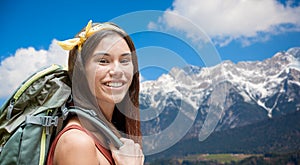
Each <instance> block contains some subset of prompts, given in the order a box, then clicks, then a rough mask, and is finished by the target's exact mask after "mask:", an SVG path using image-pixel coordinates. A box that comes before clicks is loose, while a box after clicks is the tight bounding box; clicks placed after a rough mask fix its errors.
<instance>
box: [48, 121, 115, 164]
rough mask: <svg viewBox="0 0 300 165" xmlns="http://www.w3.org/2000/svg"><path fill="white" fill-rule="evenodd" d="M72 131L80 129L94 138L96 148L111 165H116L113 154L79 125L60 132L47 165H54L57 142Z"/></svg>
mask: <svg viewBox="0 0 300 165" xmlns="http://www.w3.org/2000/svg"><path fill="white" fill-rule="evenodd" d="M71 129H78V130H81V131H83V132H85V133H86V134H88V135H89V136H90V137H92V138H93V139H94V143H95V146H96V147H97V149H98V150H99V151H100V152H101V153H102V154H103V155H104V157H105V158H106V159H107V160H108V161H109V163H110V164H111V165H114V164H115V163H114V160H113V158H112V155H111V152H110V151H109V150H107V149H106V148H105V147H103V146H102V145H101V144H99V142H97V139H96V138H95V136H93V135H92V134H91V133H90V132H89V131H88V130H86V129H84V128H82V127H81V126H79V125H75V124H74V125H70V126H68V127H65V128H64V129H63V130H62V131H60V133H59V134H58V135H57V136H56V137H55V139H54V141H53V142H52V144H51V148H50V150H49V153H48V158H47V165H53V156H54V150H55V147H56V145H57V142H58V140H59V138H60V137H61V136H62V135H63V134H64V133H65V132H67V131H69V130H71Z"/></svg>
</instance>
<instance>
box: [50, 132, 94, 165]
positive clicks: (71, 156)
mask: <svg viewBox="0 0 300 165" xmlns="http://www.w3.org/2000/svg"><path fill="white" fill-rule="evenodd" d="M54 162H55V163H56V164H73V165H76V164H98V160H97V149H96V147H95V144H94V141H93V139H92V138H91V137H90V136H89V135H87V134H86V133H85V132H83V131H81V130H77V129H71V130H69V131H67V132H65V133H64V134H63V135H62V136H61V137H60V139H59V140H58V143H57V146H56V148H55V153H54Z"/></svg>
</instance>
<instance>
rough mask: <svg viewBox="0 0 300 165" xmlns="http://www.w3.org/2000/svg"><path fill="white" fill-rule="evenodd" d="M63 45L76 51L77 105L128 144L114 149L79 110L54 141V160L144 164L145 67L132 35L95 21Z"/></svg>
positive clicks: (72, 72) (72, 67)
mask: <svg viewBox="0 0 300 165" xmlns="http://www.w3.org/2000/svg"><path fill="white" fill-rule="evenodd" d="M58 44H59V45H60V46H62V48H64V49H66V50H70V52H69V61H68V66H69V68H68V72H69V77H70V79H71V80H72V96H73V101H72V103H71V104H72V105H74V106H77V107H80V108H83V109H87V110H93V111H94V112H95V113H96V114H97V116H98V117H99V118H100V119H101V120H102V121H103V122H104V123H106V125H107V126H108V127H109V128H110V129H111V130H112V131H113V132H114V133H115V134H116V135H117V136H119V137H120V140H121V141H122V142H123V146H122V147H120V148H119V149H116V148H114V147H113V146H112V145H110V144H108V143H107V140H106V139H105V136H104V135H103V134H101V132H99V131H98V130H96V129H95V128H94V127H93V126H91V125H90V124H89V122H88V121H85V120H83V119H81V118H79V117H78V116H76V115H73V116H71V117H69V118H68V119H67V124H66V125H65V127H64V130H63V131H61V133H60V134H59V135H58V136H57V137H56V139H55V141H54V143H53V144H52V146H51V149H50V152H49V156H48V164H55V165H67V164H72V165H76V164H80V165H82V164H89V165H92V164H100V165H106V164H116V165H129V164H137V165H139V164H143V162H144V155H143V153H142V150H141V131H140V122H139V101H138V96H139V71H138V64H137V56H136V51H135V47H134V44H133V41H132V40H131V38H130V37H129V36H128V35H127V34H126V33H125V32H124V30H122V29H121V28H120V27H118V26H116V25H114V24H112V23H103V24H100V23H93V24H92V22H91V21H90V22H89V23H88V25H87V26H86V27H85V28H84V29H82V30H81V32H79V33H78V34H77V35H76V36H75V38H74V39H70V40H66V41H63V42H59V43H58ZM109 149H110V151H109Z"/></svg>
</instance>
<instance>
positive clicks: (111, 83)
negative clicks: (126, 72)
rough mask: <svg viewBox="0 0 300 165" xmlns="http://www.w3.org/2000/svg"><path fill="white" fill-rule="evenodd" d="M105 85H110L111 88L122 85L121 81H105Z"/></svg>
mask: <svg viewBox="0 0 300 165" xmlns="http://www.w3.org/2000/svg"><path fill="white" fill-rule="evenodd" d="M105 85H106V86H108V87H112V88H118V87H121V86H123V85H124V83H122V82H107V83H105Z"/></svg>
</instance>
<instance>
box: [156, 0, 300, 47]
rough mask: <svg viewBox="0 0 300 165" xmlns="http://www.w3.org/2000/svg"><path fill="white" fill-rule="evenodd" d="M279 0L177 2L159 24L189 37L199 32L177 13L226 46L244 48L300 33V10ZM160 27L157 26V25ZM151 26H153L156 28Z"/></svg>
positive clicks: (184, 0) (179, 0) (216, 41)
mask: <svg viewBox="0 0 300 165" xmlns="http://www.w3.org/2000/svg"><path fill="white" fill-rule="evenodd" d="M290 2H291V1H288V3H286V5H283V4H281V3H279V2H277V1H276V0H226V1H222V0H209V1H208V0H175V1H174V2H173V5H172V8H170V9H168V10H166V11H165V13H164V15H163V16H162V17H161V18H160V19H159V21H158V23H165V24H167V26H168V27H172V28H176V29H178V30H183V31H185V32H186V33H187V35H188V36H195V35H197V32H195V31H194V30H193V29H190V26H189V24H185V23H182V21H180V20H178V17H174V15H172V14H170V13H176V14H179V15H181V16H184V17H186V18H187V19H189V20H190V21H192V22H193V23H194V24H196V25H197V26H199V27H201V28H202V29H203V30H204V31H205V32H206V33H207V34H208V35H209V36H210V37H211V38H212V39H213V41H214V42H215V43H216V44H218V45H220V46H224V45H227V44H228V43H230V42H231V41H233V40H239V41H240V42H241V43H242V44H243V45H247V44H251V43H253V42H258V41H260V42H262V41H265V40H268V38H269V36H270V35H276V34H280V33H284V32H288V31H300V7H299V6H296V7H295V6H294V7H293V6H292V5H291V4H292V3H290ZM156 26H157V25H156ZM156 26H155V25H153V22H152V23H151V27H156Z"/></svg>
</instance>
